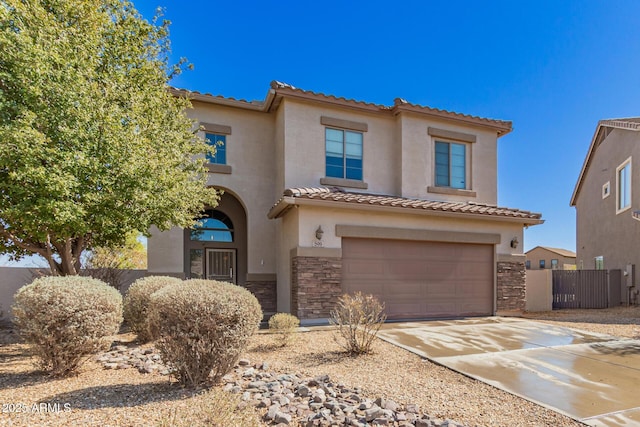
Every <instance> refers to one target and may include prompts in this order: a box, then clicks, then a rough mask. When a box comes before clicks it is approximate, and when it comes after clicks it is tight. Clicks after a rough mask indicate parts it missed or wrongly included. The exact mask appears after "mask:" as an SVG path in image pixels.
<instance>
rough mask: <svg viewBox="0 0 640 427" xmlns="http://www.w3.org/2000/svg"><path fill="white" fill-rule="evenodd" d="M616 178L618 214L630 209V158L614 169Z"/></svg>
mask: <svg viewBox="0 0 640 427" xmlns="http://www.w3.org/2000/svg"><path fill="white" fill-rule="evenodd" d="M616 178H617V184H618V185H617V189H618V199H617V210H616V213H620V212H622V211H624V210H627V209H629V208H630V207H631V157H629V158H628V159H627V160H626V161H625V162H624V163H623V164H621V165H620V166H618V168H617V169H616Z"/></svg>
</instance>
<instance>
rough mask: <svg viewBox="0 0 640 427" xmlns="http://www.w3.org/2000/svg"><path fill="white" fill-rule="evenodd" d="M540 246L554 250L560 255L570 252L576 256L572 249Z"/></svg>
mask: <svg viewBox="0 0 640 427" xmlns="http://www.w3.org/2000/svg"><path fill="white" fill-rule="evenodd" d="M540 247H541V248H543V249H546V250H548V251H551V252H555V253H557V254H560V255H563V254H564V255H569V254H570V255H572V256H576V253H575V252H574V251H571V250H569V249H563V248H554V247H551V246H540Z"/></svg>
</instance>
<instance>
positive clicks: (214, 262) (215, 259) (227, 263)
mask: <svg viewBox="0 0 640 427" xmlns="http://www.w3.org/2000/svg"><path fill="white" fill-rule="evenodd" d="M205 266H206V272H207V279H210V280H219V281H222V282H231V283H236V250H235V249H207V250H206V263H205Z"/></svg>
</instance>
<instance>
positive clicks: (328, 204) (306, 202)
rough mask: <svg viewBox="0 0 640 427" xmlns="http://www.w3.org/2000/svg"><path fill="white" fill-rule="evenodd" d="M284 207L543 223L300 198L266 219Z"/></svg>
mask: <svg viewBox="0 0 640 427" xmlns="http://www.w3.org/2000/svg"><path fill="white" fill-rule="evenodd" d="M281 205H283V206H281ZM285 205H297V206H316V207H324V208H341V209H352V210H363V211H372V212H386V213H402V214H410V215H424V216H435V217H445V218H460V219H473V220H484V221H492V222H510V223H519V224H523V225H527V226H529V225H538V224H542V223H544V220H543V219H534V218H517V217H508V216H500V215H482V214H472V213H471V214H470V213H465V212H443V211H433V210H429V209H411V208H403V207H399V206H380V205H371V204H356V203H346V202H342V201H333V200H325V199H307V198H300V197H283V198H282V199H281V200H280V201H279V202H278V203H277V204H276V205H275V206H274V207H273V208H271V210H270V211H269V214H268V215H267V216H268V218H269V219H274V218H279V217H281V216H282V215H284V214H285V213H286V211H287V210H288V209H287V208H288V207H289V206H285Z"/></svg>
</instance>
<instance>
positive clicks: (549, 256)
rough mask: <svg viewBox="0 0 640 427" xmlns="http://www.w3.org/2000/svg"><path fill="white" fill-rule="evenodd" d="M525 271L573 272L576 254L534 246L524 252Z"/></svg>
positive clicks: (559, 249) (564, 250) (565, 250)
mask: <svg viewBox="0 0 640 427" xmlns="http://www.w3.org/2000/svg"><path fill="white" fill-rule="evenodd" d="M525 256H526V261H525V267H526V268H527V270H545V269H551V270H575V269H576V253H575V252H572V251H570V250H567V249H561V248H550V247H548V246H536V247H535V248H533V249H530V250H528V251H527V252H525Z"/></svg>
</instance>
